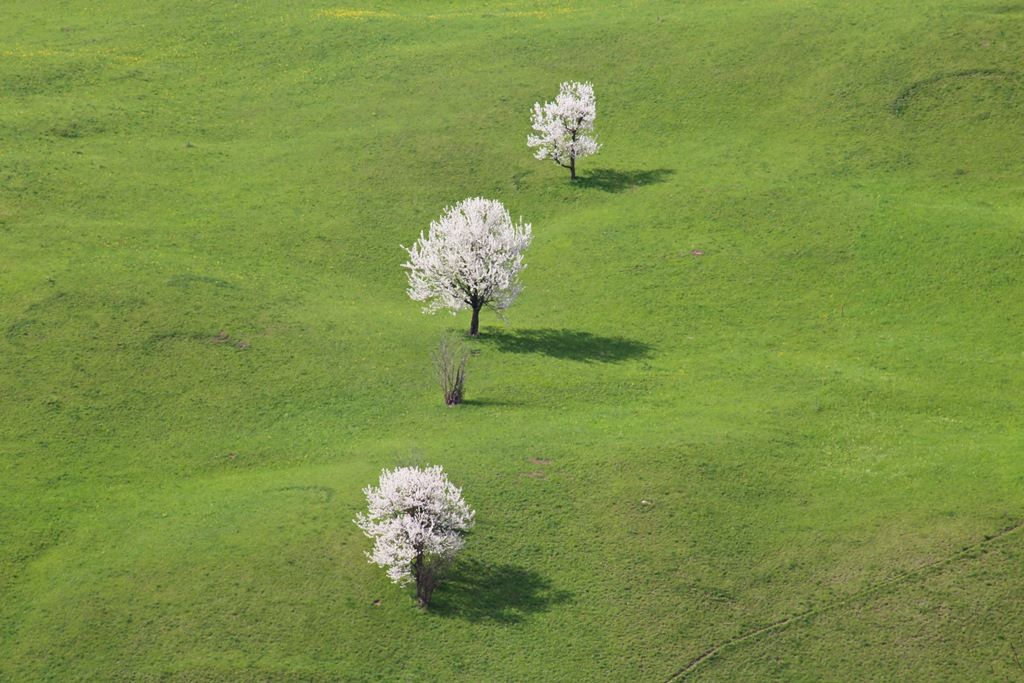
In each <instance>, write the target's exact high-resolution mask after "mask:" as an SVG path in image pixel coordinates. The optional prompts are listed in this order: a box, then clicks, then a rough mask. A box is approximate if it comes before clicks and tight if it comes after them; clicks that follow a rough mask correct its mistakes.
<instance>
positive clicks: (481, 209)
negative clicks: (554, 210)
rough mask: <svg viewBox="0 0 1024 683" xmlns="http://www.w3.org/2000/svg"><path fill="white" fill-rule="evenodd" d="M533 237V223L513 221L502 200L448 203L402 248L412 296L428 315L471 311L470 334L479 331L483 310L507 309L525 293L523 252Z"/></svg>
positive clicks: (467, 200)
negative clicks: (426, 229)
mask: <svg viewBox="0 0 1024 683" xmlns="http://www.w3.org/2000/svg"><path fill="white" fill-rule="evenodd" d="M531 239H532V234H531V231H530V224H529V223H525V224H518V225H516V224H513V222H512V218H511V216H509V213H508V210H507V209H506V208H505V206H504V205H503V204H502V203H501V202H499V201H495V200H493V199H483V198H481V197H473V198H471V199H464V200H463V201H461V202H459V203H458V204H456V205H455V206H451V207H447V208H446V209H445V211H444V214H443V215H442V216H441V217H440V218H439V219H437V220H436V221H432V222H431V223H430V230H429V232H428V233H427V235H424V234H423V233H422V232H421V233H420V238H419V239H418V240H417V241H416V243H415V244H414V245H413V246H412V247H411V248H406V247H404V246H403V247H402V248H403V249H405V250H406V251H407V252H408V253H409V260H408V261H407V262H406V263H404V264H402V265H403V267H404V268H406V269H408V271H409V273H408V275H409V288H408V290H407V291H408V293H409V296H410V297H411V298H412V299H413V300H414V301H422V302H424V303H425V304H426V305H425V306H424V309H423V310H424V312H427V313H433V312H435V311H438V310H441V309H449V310H450V311H452V313H455V312H457V311H460V310H462V309H464V308H470V309H472V310H473V323H472V324H471V327H470V334H472V335H476V333H477V327H478V320H479V313H480V309H481V308H483V307H484V306H490V307H492V308H494V309H497V310H499V311H500V310H503V309H505V308H508V307H509V306H510V305H511V304H512V302H513V301H515V298H516V296H518V294H519V292H520V291H521V289H522V287H521V286H520V284H519V273H520V271H522V269H523V268H525V267H526V266H525V264H524V263H523V251H524V250H525V249H526V247H528V246H529V244H530V240H531Z"/></svg>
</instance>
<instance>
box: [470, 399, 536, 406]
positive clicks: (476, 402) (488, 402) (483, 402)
mask: <svg viewBox="0 0 1024 683" xmlns="http://www.w3.org/2000/svg"><path fill="white" fill-rule="evenodd" d="M462 405H464V406H485V407H488V408H494V407H498V408H509V407H513V406H521V405H523V404H522V403H520V402H519V401H498V400H494V399H489V398H464V399H462Z"/></svg>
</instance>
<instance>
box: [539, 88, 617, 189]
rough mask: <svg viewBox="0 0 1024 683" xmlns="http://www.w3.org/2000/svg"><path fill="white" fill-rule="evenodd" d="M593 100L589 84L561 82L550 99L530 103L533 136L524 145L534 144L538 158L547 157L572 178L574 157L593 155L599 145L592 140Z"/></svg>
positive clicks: (595, 105)
mask: <svg viewBox="0 0 1024 683" xmlns="http://www.w3.org/2000/svg"><path fill="white" fill-rule="evenodd" d="M595 118H597V101H596V100H595V99H594V86H593V84H591V83H577V82H575V81H571V82H566V83H562V86H561V88H559V91H558V97H556V98H555V101H554V102H545V103H544V104H543V105H541V104H540V102H537V103H535V104H534V105H533V118H532V123H533V129H534V130H535V131H537V134H536V135H530V136H528V137H527V138H526V144H528V145H529V146H530V147H536V148H537V150H536V151H535V152H534V153H533V155H534V156H535V157H537V158H538V159H551V160H552V161H554V162H555V163H556V164H558V165H560V166H564V167H566V168H568V169H569V177H570V178H571V179H573V180H575V179H576V160H577V159H582V158H583V157H587V156H590V155H591V154H596V153H597V151H598V150H599V149H601V145H599V144H598V143H597V140H596V139H594V136H593V133H594V119H595Z"/></svg>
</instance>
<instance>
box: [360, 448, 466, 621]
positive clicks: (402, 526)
mask: <svg viewBox="0 0 1024 683" xmlns="http://www.w3.org/2000/svg"><path fill="white" fill-rule="evenodd" d="M363 493H365V494H366V500H367V504H368V511H367V513H366V514H363V513H360V514H359V515H357V516H356V519H355V520H354V521H355V523H356V524H357V525H358V526H359V528H360V529H362V530H363V533H365V534H366V535H367V536H368V537H370V538H372V539H374V545H373V551H372V552H369V553H367V557H368V558H369V559H370V562H372V563H375V564H377V565H379V566H381V567H383V568H385V569H386V570H387V574H388V577H389V578H390V579H391V580H392V581H394V582H395V583H399V584H403V583H407V582H409V581H412V580H416V583H417V595H418V596H419V597H420V602H421V604H422V605H424V606H426V603H427V602H429V600H430V593H431V592H432V590H433V587H434V584H435V583H436V578H437V570H438V568H439V567H440V566H442V565H443V564H445V563H447V562H448V561H450V560H451V558H452V557H453V556H454V554H455V553H456V552H457V551H458V550H460V549H461V548H462V546H463V544H464V542H465V539H464V534H465V532H467V531H469V529H471V528H472V527H473V519H474V516H475V513H474V512H473V510H471V509H470V508H469V506H468V505H467V504H466V502H465V501H464V500H463V499H462V490H461V489H459V488H457V487H455V486H454V485H453V484H452V483H451V482H449V481H448V477H447V475H445V473H444V470H443V469H442V468H441V467H439V466H434V467H427V468H425V469H420V468H418V467H398V468H395V469H394V470H387V469H385V470H384V471H382V472H381V475H380V483H379V484H378V486H376V487H374V486H367V487H366V488H365V489H363ZM424 594H425V599H424Z"/></svg>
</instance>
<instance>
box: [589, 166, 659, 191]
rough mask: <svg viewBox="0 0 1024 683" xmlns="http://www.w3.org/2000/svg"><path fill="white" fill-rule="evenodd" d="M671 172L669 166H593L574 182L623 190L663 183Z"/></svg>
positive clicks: (596, 187)
mask: <svg viewBox="0 0 1024 683" xmlns="http://www.w3.org/2000/svg"><path fill="white" fill-rule="evenodd" d="M673 174H675V171H673V170H672V169H671V168H655V169H651V170H647V171H616V170H614V169H610V168H595V169H594V170H593V171H590V172H589V173H587V174H586V175H581V176H579V177H577V178H576V184H577V185H579V186H580V187H587V188H593V189H595V190H601V191H603V192H624V191H626V190H629V189H631V188H634V187H642V186H644V185H654V184H655V183H663V182H665V181H666V180H668V179H669V177H670V176H672V175H673Z"/></svg>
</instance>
